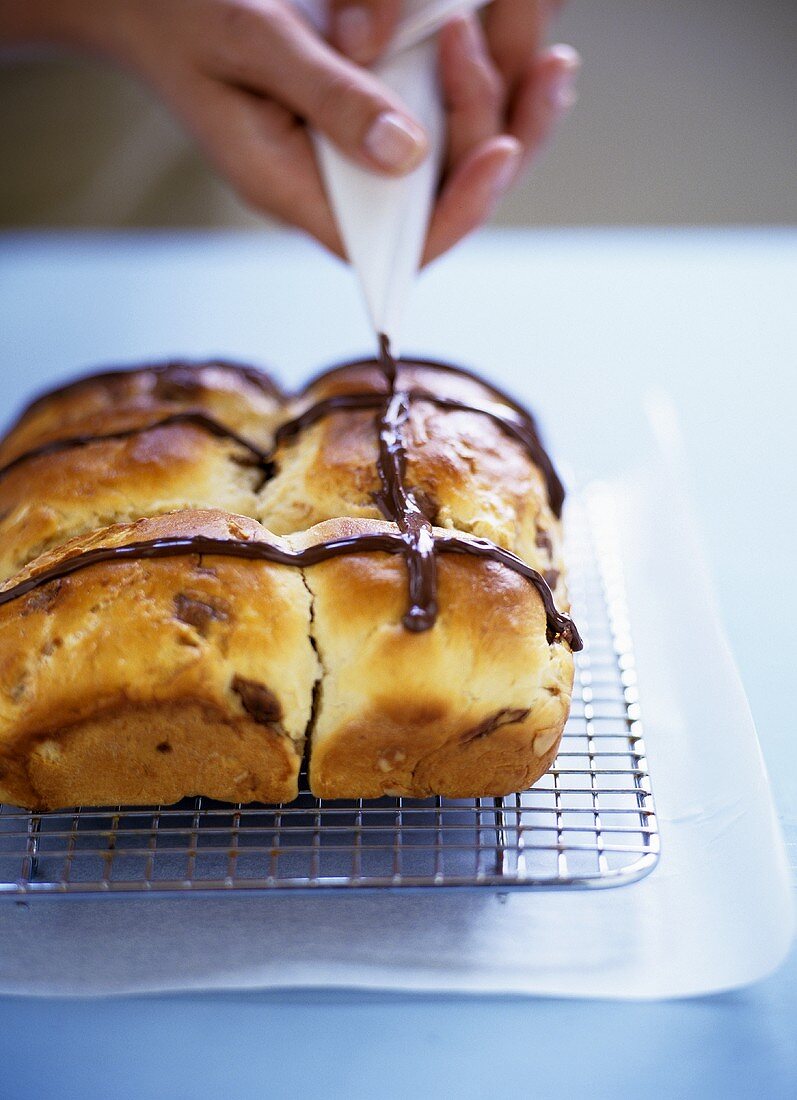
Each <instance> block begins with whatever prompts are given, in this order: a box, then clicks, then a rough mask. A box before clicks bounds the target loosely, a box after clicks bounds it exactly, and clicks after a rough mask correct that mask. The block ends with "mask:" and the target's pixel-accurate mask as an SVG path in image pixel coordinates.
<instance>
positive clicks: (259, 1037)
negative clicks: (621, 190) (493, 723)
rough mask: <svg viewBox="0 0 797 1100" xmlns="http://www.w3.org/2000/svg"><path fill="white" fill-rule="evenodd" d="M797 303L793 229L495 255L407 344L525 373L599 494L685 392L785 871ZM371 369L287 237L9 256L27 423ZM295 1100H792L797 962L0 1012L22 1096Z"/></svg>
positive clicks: (3, 256) (455, 267) (61, 243)
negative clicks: (465, 986)
mask: <svg viewBox="0 0 797 1100" xmlns="http://www.w3.org/2000/svg"><path fill="white" fill-rule="evenodd" d="M796 291H797V233H795V231H793V230H770V231H760V232H754V231H744V230H725V231H711V232H707V231H699V230H686V231H675V230H661V231H655V232H654V231H638V232H631V231H623V232H614V231H586V230H585V231H567V232H540V233H536V232H528V233H505V234H501V235H497V234H496V235H484V236H482V237H480V238H478V239H477V240H474V241H473V242H472V243H470V244H469V245H468V246H466V247H465V248H463V249H461V250H460V251H459V252H457V253H456V254H455V255H454V256H452V257H449V258H448V259H447V260H445V261H443V262H442V263H441V264H439V265H438V266H437V268H436V269H434V270H433V271H432V272H431V273H430V274H429V275H428V276H426V277H425V278H424V280H423V282H422V284H421V286H420V288H419V290H418V293H417V295H416V300H415V304H414V308H413V310H412V313H411V316H410V318H409V323H408V326H407V336H406V341H405V343H406V346H407V347H408V348H409V349H412V350H416V351H418V352H424V353H427V354H432V355H434V354H437V355H442V356H450V357H451V358H454V359H458V360H461V361H464V362H468V363H470V364H472V365H474V366H478V367H480V368H481V369H483V370H486V371H488V372H490V373H491V374H493V375H494V377H496V379H498V380H499V381H500V380H501V379H502V378H504V379H509V378H511V382H512V384H513V385H514V388H515V389H516V390H520V391H521V392H522V396H524V397H526V398H527V399H529V400H530V401H531V402H532V403H533V404H534V405H535V407H536V408H537V409H538V410H539V411H540V412H541V417H542V420H543V422H544V423H545V425H546V426H547V429H548V435H549V438H550V439H551V441H552V442H553V444H554V447H555V450H556V452H557V454H558V456H559V457H560V459H561V460H562V461H563V462H564V464H565V465H566V466H570V467H571V468H574V469H576V470H578V471H579V472H581V473H589V474H598V475H602V474H604V475H606V474H611V473H613V472H615V471H617V470H618V469H622V468H623V467H624V466H627V465H630V464H633V462H634V460H635V458H636V457H637V456H638V454H639V453H640V452H641V449H642V447H643V443H644V427H643V417H642V415H641V407H642V401H643V398H644V395H645V394H646V393H647V392H648V391H649V390H650V389H651V387H655V386H659V387H664V388H666V389H667V390H668V391H669V392H670V393H671V394H672V395H673V397H674V399H675V402H676V405H677V408H678V412H679V415H680V419H681V423H682V426H683V429H684V433H685V436H686V443H687V451H688V458H689V462H690V468H691V473H692V488H693V492H694V495H695V498H696V502H697V506H698V509H699V512H700V515H701V518H702V521H703V528H704V533H705V536H706V545H707V551H708V556H709V560H710V563H711V567H712V570H713V574H714V577H715V581H716V587H717V592H718V597H719V601H720V606H721V610H722V614H723V617H724V621H725V624H726V627H727V630H728V634H729V637H730V640H731V643H732V646H733V649H734V652H735V654H736V658H737V660H738V663H739V667H740V669H741V673H742V677H743V680H744V682H745V685H746V687H747V690H748V693H749V696H750V700H751V704H752V709H753V713H754V715H755V716H756V719H757V722H758V727H759V733H760V737H761V743H762V747H763V750H764V755H765V757H766V761H767V764H768V767H769V769H770V774H771V778H772V784H773V788H774V791H775V796H776V799H777V803H778V807H779V811H780V817H781V820H782V822H783V825H784V831H785V834H786V839H787V843H788V845H789V852H790V858H791V863H792V867H793V868H794V867H795V865H797V736H796V734H797V731H796V730H795V725H797V723H796V722H795V702H794V699H793V695H794V693H795V691H797V676H795V656H797V644H795V642H796V640H797V628H796V627H795V622H796V621H797V594H796V593H795V587H794V581H793V570H794V562H795V553H794V546H795V537H797V513H796V509H795V484H794V482H795V469H796V468H797V446H796V445H795V435H797V431H796V430H795V424H796V423H797V417H795V399H796V398H797V381H795V376H796V369H795V368H797V304H796V303H797V293H795V292H796ZM368 348H369V334H368V330H367V327H366V325H365V322H364V318H363V314H362V310H361V307H360V304H359V300H358V298H357V295H356V292H355V290H354V288H353V285H352V282H351V277H350V275H349V274H348V273H347V272H345V271H344V270H343V269H342V267H341V266H340V265H338V264H336V263H334V262H333V261H328V260H326V259H324V258H322V257H321V256H320V254H319V253H318V252H317V251H316V250H315V249H314V248H313V247H311V246H309V245H307V244H304V243H301V242H297V241H295V240H294V239H292V238H288V237H286V236H283V235H263V236H257V237H253V236H246V237H243V236H230V235H222V236H215V235H188V236H182V237H176V236H173V235H171V236H165V235H164V236H140V235H138V236H130V235H114V236H99V237H92V236H81V237H68V236H66V237H65V236H52V235H43V236H7V237H5V238H0V363H2V372H3V373H2V387H3V388H2V392H3V396H4V399H5V400H4V403H3V412H4V413H7V414H8V415H11V413H12V412H13V410H14V408H15V407H16V406H17V405H18V403H19V402H20V401H21V400H22V399H23V397H25V396H26V395H28V394H29V393H30V392H31V391H32V390H35V389H36V388H37V387H38V386H40V385H43V384H46V383H48V382H51V381H54V380H55V379H57V378H58V377H60V376H63V375H64V374H65V373H69V372H74V371H76V370H79V369H81V368H83V367H87V366H91V365H93V364H98V363H113V362H125V361H130V360H135V359H137V358H138V359H140V358H153V357H156V358H157V357H161V356H168V355H197V356H199V355H211V354H223V355H226V356H228V357H243V358H252V359H255V360H256V361H258V362H261V363H264V362H265V363H272V364H274V365H275V366H276V367H277V368H278V370H279V373H280V374H281V375H282V377H283V378H284V379H285V380H286V381H288V382H291V381H298V380H299V378H301V376H302V375H303V374H304V373H306V372H307V371H309V370H310V369H314V368H317V367H319V366H320V365H322V364H324V363H325V362H329V361H332V360H334V359H336V358H338V357H341V356H343V355H346V354H349V353H360V352H363V351H365V350H368ZM518 372H519V373H518ZM518 379H520V382H518ZM739 885H740V889H744V883H740V884H739ZM626 889H633V887H626ZM188 903H189V904H190V901H189V902H188ZM56 904H57V903H56ZM153 904H157V901H155V902H153ZM708 934H710V929H708V930H707V935H708ZM30 947H31V951H36V950H37V949H38V947H37V944H35V943H31V945H30ZM90 950H91V945H90V944H87V945H86V951H87V953H88V952H90ZM53 965H54V966H57V959H54V960H53ZM302 1094H304V1095H310V1096H313V1097H316V1096H318V1097H332V1098H336V1097H360V1096H362V1097H366V1096H368V1097H371V1096H379V1097H388V1098H389V1097H402V1096H412V1095H416V1096H423V1097H426V1096H429V1097H436V1098H437V1097H439V1098H441V1100H442V1098H446V1100H447V1098H449V1097H455V1096H456V1097H463V1098H466V1097H483V1096H488V1095H490V1096H495V1097H500V1098H502V1100H503V1098H504V1097H506V1098H507V1100H508V1098H510V1097H512V1100H514V1098H515V1097H532V1096H539V1097H548V1096H550V1097H557V1098H560V1097H561V1098H569V1097H578V1096H582V1095H589V1096H591V1097H625V1096H632V1095H633V1096H636V1095H641V1096H645V1097H659V1096H661V1097H701V1098H704V1097H711V1096H714V1095H716V1096H723V1097H727V1096H733V1097H736V1096H757V1097H761V1098H765V1097H766V1098H770V1097H786V1096H789V1097H793V1096H795V1095H797V956H796V955H795V953H794V952H792V955H791V957H790V959H789V960H788V962H787V964H786V965H785V966H784V967H783V968H782V969H781V970H780V971H779V973H777V974H776V975H774V976H772V977H770V978H768V979H765V980H764V981H762V982H760V983H758V984H757V985H756V986H754V987H752V988H750V989H747V990H743V991H739V992H736V993H732V994H724V995H720V996H716V997H706V998H702V999H698V1000H694V1001H690V1002H687V1001H682V1002H671V1003H665V1004H615V1003H606V1002H565V1001H555V1000H547V1001H546V1000H539V999H514V1000H513V999H510V998H498V997H492V998H481V997H479V998H472V999H468V998H462V997H456V998H455V997H429V996H424V997H407V996H401V997H398V996H392V995H389V994H367V995H366V994H359V993H355V992H351V993H328V992H317V993H313V992H304V993H292V994H286V993H280V994H269V993H246V994H234V993H230V994H197V995H181V996H169V997H141V998H118V999H111V1000H103V1001H89V1000H69V1001H67V1000H28V999H24V998H22V999H14V998H0V1097H2V1098H3V1100H5V1098H6V1097H8V1098H12V1097H23V1096H25V1097H27V1096H30V1097H46V1098H49V1097H64V1098H72V1097H75V1098H80V1100H93V1098H95V1097H96V1098H98V1100H99V1098H102V1100H106V1098H108V1100H122V1098H126V1097H135V1098H142V1097H186V1098H188V1097H191V1098H194V1097H204V1096H214V1097H215V1096H230V1097H241V1098H244V1097H282V1096H285V1097H288V1096H290V1097H294V1096H300V1095H302Z"/></svg>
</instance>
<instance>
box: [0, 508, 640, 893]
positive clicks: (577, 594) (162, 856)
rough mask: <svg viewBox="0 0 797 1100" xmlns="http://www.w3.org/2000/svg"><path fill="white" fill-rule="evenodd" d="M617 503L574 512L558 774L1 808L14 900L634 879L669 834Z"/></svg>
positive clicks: (565, 884) (1, 881) (5, 879)
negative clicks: (649, 751)
mask: <svg viewBox="0 0 797 1100" xmlns="http://www.w3.org/2000/svg"><path fill="white" fill-rule="evenodd" d="M612 539H613V524H612V522H611V515H610V498H608V497H606V496H602V497H601V498H600V499H599V500H597V499H596V496H595V494H594V493H593V494H591V496H589V497H588V498H586V499H583V500H577V501H575V502H574V503H573V504H572V505H571V506H570V508H569V513H568V559H569V561H568V566H569V573H568V576H569V584H570V592H571V598H572V603H573V613H574V618H575V619H576V622H577V623H578V624H579V628H580V629H581V631H582V634H583V636H584V642H585V646H584V650H583V652H581V653H579V654H577V655H576V679H575V685H574V691H573V705H572V711H571V714H570V718H569V720H568V723H567V726H566V729H565V733H564V737H563V738H562V743H561V747H560V751H559V755H558V756H557V758H556V761H555V763H554V766H553V768H551V770H550V771H549V773H548V774H547V775H545V776H544V777H543V778H542V779H540V780H539V782H538V783H536V784H535V786H534V787H533V788H531V789H530V790H527V791H521V792H518V793H517V794H513V795H510V796H508V797H506V798H495V799H494V798H477V799H462V800H453V799H445V798H431V799H424V800H416V799H406V798H384V799H380V800H378V801H353V802H322V801H320V800H318V799H315V798H313V797H312V795H311V794H310V793H309V792H308V791H307V789H306V786H305V787H304V789H303V791H302V793H301V795H300V797H299V799H298V800H297V801H296V802H292V803H290V804H285V805H280V806H260V805H227V804H223V803H216V802H211V801H209V800H207V799H203V798H197V799H191V800H187V801H185V802H182V803H180V804H178V805H176V806H169V807H157V808H155V809H153V808H152V807H141V808H127V807H126V808H121V807H110V808H102V809H97V808H90V809H88V808H86V809H84V808H77V809H74V810H70V811H61V812H57V813H47V814H29V813H27V812H24V811H21V810H18V809H14V808H13V807H9V806H5V805H3V806H0V895H2V894H5V895H6V896H12V897H20V896H28V897H30V896H32V895H39V896H69V895H75V896H81V895H82V896H85V895H93V896H97V895H106V896H124V895H125V894H128V895H129V894H132V893H136V894H141V893H149V894H152V895H158V896H160V895H163V894H175V893H202V892H209V891H213V892H218V891H228V892H231V893H236V894H239V893H240V892H242V891H260V892H269V891H274V890H286V889H308V888H313V889H324V888H335V887H337V888H349V889H351V888H369V887H370V888H377V887H378V888H385V887H394V888H402V887H405V888H406V887H435V886H436V887H446V886H472V887H474V886H490V887H493V888H500V889H506V888H509V887H538V888H548V889H564V888H573V887H601V886H616V885H620V884H623V883H629V882H633V881H635V880H636V879H639V878H641V877H642V876H643V875H645V874H646V873H647V872H648V871H650V870H651V869H652V868H653V866H655V863H656V861H657V859H658V852H659V838H658V830H657V824H656V815H655V809H654V805H653V796H652V792H651V786H650V778H649V775H648V767H647V761H646V757H645V746H644V741H643V739H642V727H641V721H640V714H639V701H638V698H637V689H636V673H635V668H634V657H633V651H632V645H631V640H630V638H629V631H628V619H627V609H626V603H625V595H624V589H623V580H622V571H621V566H620V561H619V558H618V555H617V553H616V549H615V547H614V545H613V542H612Z"/></svg>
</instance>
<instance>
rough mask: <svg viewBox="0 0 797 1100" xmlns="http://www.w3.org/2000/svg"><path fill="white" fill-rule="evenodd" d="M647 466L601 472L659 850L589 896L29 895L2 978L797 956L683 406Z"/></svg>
mask: <svg viewBox="0 0 797 1100" xmlns="http://www.w3.org/2000/svg"><path fill="white" fill-rule="evenodd" d="M651 422H652V424H653V425H654V428H655V434H656V437H657V439H658V445H657V449H656V452H655V455H654V457H653V458H651V459H650V461H648V462H647V463H646V464H645V465H644V467H641V468H640V469H639V470H638V471H636V472H635V473H633V474H631V475H629V476H624V477H618V478H617V479H616V480H615V481H613V482H610V483H607V484H606V485H603V486H593V487H592V488H591V489H590V490H589V494H588V495H589V496H591V497H592V498H593V500H595V499H596V498H597V509H598V515H599V516H600V517H601V519H600V531H599V534H600V536H601V537H603V538H610V539H617V540H618V543H619V547H620V551H621V554H622V558H623V562H624V567H625V574H626V583H627V587H628V604H629V611H630V619H631V629H632V633H633V636H634V646H635V652H636V659H637V670H638V677H639V693H640V704H641V709H642V716H643V722H644V726H645V744H646V747H647V753H648V761H649V765H650V772H651V780H652V788H653V792H654V797H655V800H656V808H657V812H658V818H659V824H660V829H661V844H662V854H661V858H660V861H659V864H658V866H657V867H656V869H655V870H654V871H653V872H652V873H651V874H650V875H649V876H648V877H647V878H645V879H643V880H641V881H640V882H637V883H634V884H632V885H628V886H622V887H618V888H616V889H609V890H600V891H584V892H567V893H558V894H557V893H556V892H539V891H536V890H528V891H514V892H508V893H505V894H504V895H500V894H498V893H496V892H494V891H492V890H489V889H485V890H472V891H460V890H451V891H436V890H429V891H427V892H424V893H413V892H409V893H402V892H401V891H393V892H383V893H369V894H357V893H356V892H351V893H345V894H337V893H336V894H330V893H321V892H315V893H308V894H306V895H301V894H295V895H288V896H286V895H279V896H271V897H265V898H262V897H243V898H241V897H232V896H230V897H221V898H212V899H210V900H205V899H202V898H192V897H182V898H178V899H176V900H160V899H157V898H155V897H144V898H137V899H136V900H132V901H128V900H122V899H111V898H106V899H99V900H96V901H88V902H86V901H81V900H76V899H66V898H62V899H52V898H47V899H45V898H41V899H32V900H31V901H30V902H28V903H27V904H25V905H19V904H15V903H14V902H10V901H9V902H5V903H3V904H0V992H2V993H20V994H22V993H24V994H38V995H107V994H120V993H130V992H163V991H174V990H191V989H194V990H202V989H205V990H206V989H258V988H286V987H327V988H329V987H350V988H357V989H383V990H401V991H439V992H469V993H504V994H506V993H510V994H545V995H562V996H569V997H588V996H589V997H611V998H644V999H651V998H663V997H682V996H691V995H698V994H705V993H711V992H716V991H719V990H725V989H731V988H734V987H737V986H742V985H745V984H747V983H749V982H753V981H755V980H757V979H758V978H761V977H763V976H764V975H766V974H767V973H769V972H770V971H772V970H773V969H774V968H775V967H777V966H778V964H779V963H780V962H781V961H782V959H783V958H784V956H785V954H786V952H787V951H788V948H789V945H790V942H791V938H792V934H793V925H794V914H793V903H792V896H791V890H790V883H789V874H788V868H787V863H786V858H785V853H784V847H783V842H782V838H781V834H780V830H779V828H778V824H777V821H776V818H775V812H774V807H773V803H772V798H771V793H770V789H769V784H768V781H767V776H766V773H765V770H764V765H763V761H762V758H761V753H760V750H759V746H758V741H757V738H756V734H755V728H754V726H753V722H752V719H751V717H750V713H749V710H748V707H747V702H746V700H745V696H744V692H743V689H742V687H741V684H740V682H739V677H738V674H737V671H736V668H735V666H734V663H733V659H732V657H731V655H730V652H729V649H728V646H727V642H726V640H725V636H724V634H723V631H722V628H721V626H720V623H719V620H718V617H717V611H716V606H715V603H714V598H713V594H712V591H711V585H710V581H709V578H708V575H707V572H706V566H705V559H704V556H703V553H702V549H701V544H700V538H699V536H698V534H697V533H696V526H695V521H694V517H693V515H692V510H691V507H690V504H689V500H688V496H687V493H686V490H685V488H684V483H685V479H684V475H683V472H682V469H681V467H680V459H679V453H678V435H677V428H676V425H675V419H674V414H673V412H672V407H671V405H670V404H669V402H668V401H667V400H666V399H665V398H663V397H661V396H658V397H657V398H655V399H653V400H652V401H651Z"/></svg>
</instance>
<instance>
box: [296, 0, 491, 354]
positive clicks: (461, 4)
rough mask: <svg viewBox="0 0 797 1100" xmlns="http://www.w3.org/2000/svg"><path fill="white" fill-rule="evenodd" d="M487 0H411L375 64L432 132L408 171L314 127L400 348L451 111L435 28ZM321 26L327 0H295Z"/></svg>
mask: <svg viewBox="0 0 797 1100" xmlns="http://www.w3.org/2000/svg"><path fill="white" fill-rule="evenodd" d="M484 2H485V0H404V2H403V4H402V10H401V17H400V20H399V23H398V26H397V29H396V33H395V35H394V36H393V40H392V41H391V43H390V45H389V46H388V48H387V50H386V51H385V53H384V54H383V55H382V56H381V57H380V58H379V59H378V61H377V62H376V64H375V65H374V66H372V71H373V72H374V74H375V75H376V76H377V77H379V79H380V80H381V81H382V82H383V83H384V84H386V85H387V86H388V87H389V88H390V89H391V90H392V91H394V92H396V94H397V95H398V96H399V97H400V98H401V99H402V101H403V102H404V103H405V105H406V106H407V108H408V109H409V110H410V111H411V112H412V114H413V115H414V116H415V118H416V119H417V120H418V121H419V122H420V124H421V125H422V126H423V128H424V129H425V131H426V134H427V136H428V139H429V153H428V154H427V156H426V157H425V159H424V160H423V162H422V163H421V164H420V165H419V166H418V167H417V168H415V169H414V170H413V171H412V172H410V173H409V174H408V175H406V176H402V177H401V178H398V179H397V178H393V177H387V176H380V175H378V174H377V173H376V172H372V171H370V170H369V169H367V168H363V167H361V166H360V165H359V164H355V163H354V162H353V161H351V160H349V158H348V157H346V156H344V155H343V153H341V152H340V151H339V150H338V149H337V148H336V147H335V146H334V145H333V144H332V143H331V142H330V141H329V140H328V139H327V138H325V137H324V136H323V135H321V134H313V141H314V144H315V149H316V156H317V158H318V162H319V166H320V169H321V175H322V178H323V181H324V184H325V187H326V191H327V194H328V196H329V200H330V203H331V206H332V210H333V213H334V215H335V220H336V221H337V223H338V228H339V230H340V235H341V237H342V238H343V243H344V245H345V247H346V253H347V255H348V258H349V261H350V262H351V265H352V267H353V268H354V270H355V272H356V274H357V276H358V279H359V282H360V286H361V289H362V292H363V296H364V298H365V305H366V308H367V311H368V315H369V318H370V321H371V324H372V325H373V328H374V332H375V333H376V334H377V336H378V335H379V334H384V335H385V336H387V337H388V339H389V341H390V344H391V348H392V350H393V354H398V344H399V340H400V328H401V320H402V316H403V313H404V307H405V305H406V303H407V300H408V298H409V295H410V291H411V290H412V287H413V283H414V281H415V277H416V276H417V274H418V270H419V268H420V262H421V255H422V253H423V246H424V242H425V240H426V234H427V231H428V228H429V220H430V217H431V213H432V206H433V203H434V198H435V194H436V192H437V185H438V181H439V176H440V166H441V164H442V159H443V153H444V149H445V137H446V135H445V115H444V110H443V104H442V100H441V96H440V90H439V86H438V79H437V41H436V32H437V31H438V30H439V28H440V27H441V26H442V25H443V24H444V23H445V22H447V21H448V20H449V19H450V18H451V17H452V16H454V15H456V14H459V13H461V12H466V11H472V10H474V9H475V8H478V7H480V6H481V4H483V3H484ZM294 3H295V6H296V7H297V8H299V9H300V10H301V11H302V13H303V14H304V15H305V16H306V17H307V18H308V19H309V20H310V21H311V22H312V23H313V25H314V26H315V27H317V28H319V29H320V30H323V29H324V28H325V25H326V10H327V2H326V0H294Z"/></svg>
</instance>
